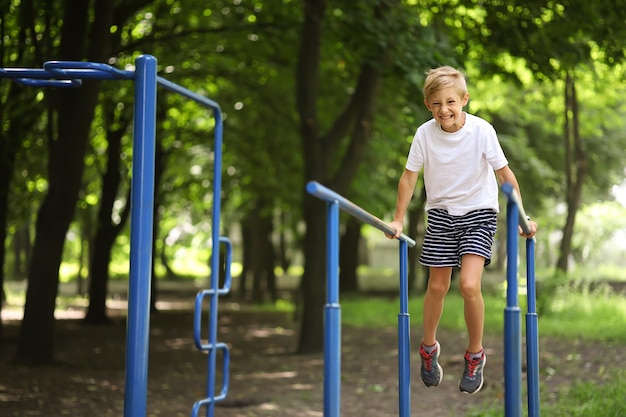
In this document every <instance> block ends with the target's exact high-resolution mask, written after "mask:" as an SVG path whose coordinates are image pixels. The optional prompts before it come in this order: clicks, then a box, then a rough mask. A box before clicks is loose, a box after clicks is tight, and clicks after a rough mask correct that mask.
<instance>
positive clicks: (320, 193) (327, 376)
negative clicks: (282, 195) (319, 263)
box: [306, 181, 415, 417]
mask: <svg viewBox="0 0 626 417" xmlns="http://www.w3.org/2000/svg"><path fill="white" fill-rule="evenodd" d="M306 190H307V192H308V193H309V194H311V195H313V196H315V197H317V198H319V199H321V200H324V201H326V203H327V216H328V218H327V236H326V240H327V252H326V259H327V261H326V262H327V263H326V284H327V292H326V297H327V303H326V305H325V306H324V416H325V417H339V416H340V413H341V306H340V304H339V209H342V210H344V211H345V212H347V213H349V214H351V215H352V216H354V217H356V218H357V219H359V220H361V221H363V222H364V223H367V224H369V225H370V226H373V227H376V228H377V229H379V230H381V231H383V232H385V233H387V234H388V235H393V234H395V230H394V229H393V228H390V227H389V226H388V225H387V224H386V223H385V222H383V221H382V220H380V219H378V218H377V217H375V216H373V215H372V214H370V213H368V212H367V211H365V210H363V209H362V208H360V207H359V206H357V205H355V204H354V203H352V202H351V201H349V200H347V199H346V198H344V197H342V196H341V195H339V194H337V193H335V192H334V191H332V190H330V189H329V188H326V187H324V186H323V185H321V184H319V183H318V182H315V181H311V182H309V183H308V184H307V186H306ZM399 241H400V312H399V314H398V383H399V399H398V402H399V415H400V417H410V415H411V376H410V338H409V337H410V336H409V334H410V331H409V325H410V320H409V312H408V305H409V296H408V268H407V264H408V261H407V259H408V246H415V241H414V240H413V239H411V238H410V237H408V236H406V235H405V234H401V235H400V238H399Z"/></svg>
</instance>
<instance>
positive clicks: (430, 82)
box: [424, 66, 467, 100]
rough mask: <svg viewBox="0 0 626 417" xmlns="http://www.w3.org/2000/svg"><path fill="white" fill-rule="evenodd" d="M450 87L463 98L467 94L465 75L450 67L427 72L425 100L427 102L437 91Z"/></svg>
mask: <svg viewBox="0 0 626 417" xmlns="http://www.w3.org/2000/svg"><path fill="white" fill-rule="evenodd" d="M450 87H452V88H454V89H456V91H457V92H458V93H459V95H460V96H461V97H463V96H464V95H465V94H467V82H466V81H465V74H463V73H462V72H461V71H459V70H457V69H456V68H453V67H450V66H443V67H439V68H434V69H431V70H429V71H427V72H426V81H424V98H425V99H426V100H428V97H430V95H431V94H432V93H434V92H435V91H439V90H443V89H444V88H450Z"/></svg>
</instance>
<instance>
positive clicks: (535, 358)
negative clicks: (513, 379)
mask: <svg viewBox="0 0 626 417" xmlns="http://www.w3.org/2000/svg"><path fill="white" fill-rule="evenodd" d="M526 281H527V283H526V289H527V293H526V294H527V295H526V297H527V299H528V310H527V312H526V366H527V368H528V381H527V384H528V417H539V330H538V327H539V317H538V316H537V305H536V286H535V239H534V238H533V239H526Z"/></svg>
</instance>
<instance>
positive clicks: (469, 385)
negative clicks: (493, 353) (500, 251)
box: [459, 254, 487, 394]
mask: <svg viewBox="0 0 626 417" xmlns="http://www.w3.org/2000/svg"><path fill="white" fill-rule="evenodd" d="M484 265H485V258H483V257H482V256H479V255H472V254H466V255H463V256H462V258H461V275H460V278H459V285H460V288H461V294H462V296H463V301H464V306H465V307H464V311H465V323H466V325H467V333H468V335H469V343H468V346H467V351H466V352H465V370H464V371H463V376H461V379H460V380H459V389H460V390H461V392H464V393H467V394H474V393H477V392H478V391H480V389H481V388H482V387H483V368H484V366H485V363H487V357H486V356H485V352H484V350H483V344H482V339H483V329H484V322H485V305H484V301H483V296H482V293H481V277H482V272H483V268H484Z"/></svg>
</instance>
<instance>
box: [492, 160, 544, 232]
mask: <svg viewBox="0 0 626 417" xmlns="http://www.w3.org/2000/svg"><path fill="white" fill-rule="evenodd" d="M496 176H497V177H498V182H499V183H500V185H502V184H504V183H505V182H508V183H509V184H511V185H512V186H513V188H515V191H517V196H518V197H519V201H520V203H522V192H521V191H520V189H519V184H518V183H517V178H515V174H514V173H513V171H511V168H509V166H508V165H505V166H504V168H500V169H499V170H497V171H496ZM523 205H524V204H523V203H522V206H523ZM528 223H529V224H530V233H529V234H528V235H527V234H525V233H524V232H523V231H522V229H521V227H520V228H519V234H520V235H522V236H524V237H527V238H528V237H533V236H534V235H535V233H537V223H535V222H533V221H530V220H529V222H528Z"/></svg>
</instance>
